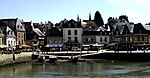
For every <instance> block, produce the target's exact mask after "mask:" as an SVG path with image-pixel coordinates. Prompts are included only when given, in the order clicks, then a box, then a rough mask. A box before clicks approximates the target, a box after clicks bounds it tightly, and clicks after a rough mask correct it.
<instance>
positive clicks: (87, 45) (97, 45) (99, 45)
mask: <svg viewBox="0 0 150 78" xmlns="http://www.w3.org/2000/svg"><path fill="white" fill-rule="evenodd" d="M91 45H92V46H96V47H101V46H104V44H97V43H95V44H84V45H82V46H83V47H89V46H91Z"/></svg>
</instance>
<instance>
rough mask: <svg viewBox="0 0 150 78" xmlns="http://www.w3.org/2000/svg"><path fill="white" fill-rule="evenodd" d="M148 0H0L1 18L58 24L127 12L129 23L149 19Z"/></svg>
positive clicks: (144, 21)
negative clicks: (96, 13)
mask: <svg viewBox="0 0 150 78" xmlns="http://www.w3.org/2000/svg"><path fill="white" fill-rule="evenodd" d="M149 4H150V0H0V19H1V18H19V19H23V20H24V21H26V22H27V21H32V22H34V23H40V22H46V21H51V22H52V23H58V22H60V21H61V20H63V19H64V18H66V19H67V20H70V19H74V20H76V19H77V15H79V17H80V18H81V19H82V20H83V19H84V20H87V19H88V18H89V13H91V15H92V19H94V14H95V12H96V11H99V12H100V13H101V16H102V18H103V20H104V23H107V19H108V18H109V17H119V16H120V15H127V16H128V18H129V21H130V22H134V23H142V24H145V23H149V22H150V20H149V19H150V6H149Z"/></svg>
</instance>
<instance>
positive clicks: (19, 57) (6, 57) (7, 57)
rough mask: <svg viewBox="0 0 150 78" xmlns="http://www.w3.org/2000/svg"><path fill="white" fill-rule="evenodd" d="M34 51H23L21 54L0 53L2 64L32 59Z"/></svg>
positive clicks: (0, 63)
mask: <svg viewBox="0 0 150 78" xmlns="http://www.w3.org/2000/svg"><path fill="white" fill-rule="evenodd" d="M31 57H32V53H30V52H28V53H21V54H14V55H13V54H1V55H0V66H4V65H9V64H16V63H22V62H28V61H31V60H32V59H31Z"/></svg>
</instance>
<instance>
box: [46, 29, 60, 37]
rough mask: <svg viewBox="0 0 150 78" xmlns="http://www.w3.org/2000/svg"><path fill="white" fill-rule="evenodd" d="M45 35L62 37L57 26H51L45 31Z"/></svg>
mask: <svg viewBox="0 0 150 78" xmlns="http://www.w3.org/2000/svg"><path fill="white" fill-rule="evenodd" d="M46 36H48V37H63V33H62V31H60V30H59V29H58V28H56V27H53V28H51V29H49V30H48V31H47V32H46Z"/></svg>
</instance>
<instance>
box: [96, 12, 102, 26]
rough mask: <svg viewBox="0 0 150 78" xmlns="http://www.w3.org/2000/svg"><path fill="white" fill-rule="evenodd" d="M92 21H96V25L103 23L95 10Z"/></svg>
mask: <svg viewBox="0 0 150 78" xmlns="http://www.w3.org/2000/svg"><path fill="white" fill-rule="evenodd" d="M94 21H95V22H96V25H98V26H103V25H104V21H103V18H102V17H101V14H100V13H99V11H96V13H95V16H94Z"/></svg>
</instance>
